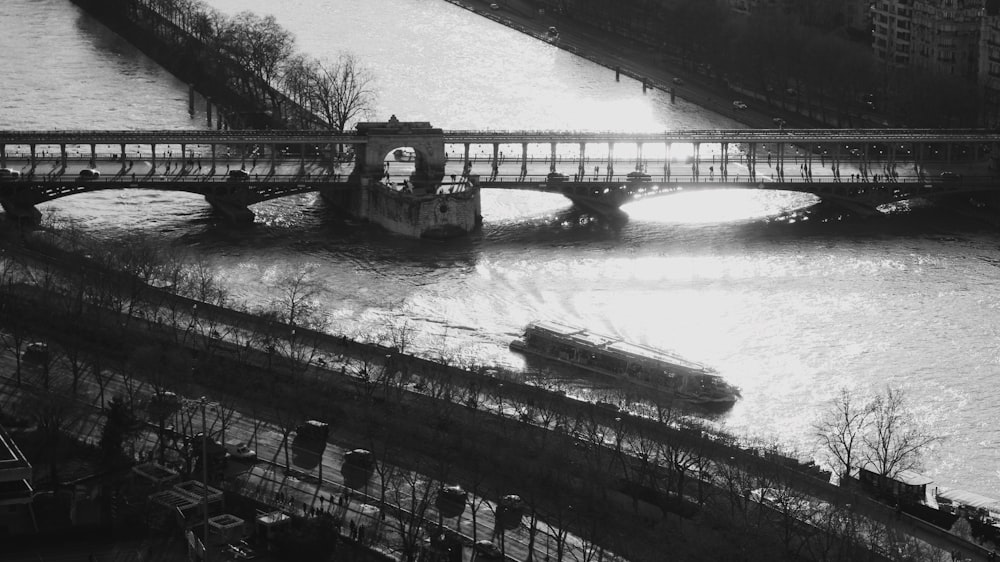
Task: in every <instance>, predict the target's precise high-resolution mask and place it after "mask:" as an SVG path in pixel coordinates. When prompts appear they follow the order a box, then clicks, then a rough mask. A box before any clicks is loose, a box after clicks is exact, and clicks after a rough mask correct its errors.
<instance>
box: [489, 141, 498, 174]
mask: <svg viewBox="0 0 1000 562" xmlns="http://www.w3.org/2000/svg"><path fill="white" fill-rule="evenodd" d="M499 173H500V143H496V142H495V143H493V162H492V163H491V164H490V179H491V180H495V179H497V174H499Z"/></svg>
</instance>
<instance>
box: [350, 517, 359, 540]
mask: <svg viewBox="0 0 1000 562" xmlns="http://www.w3.org/2000/svg"><path fill="white" fill-rule="evenodd" d="M349 526H350V528H351V538H352V539H353V538H356V537H357V536H358V526H357V525H355V524H354V520H353V519H351V524H350V525H349Z"/></svg>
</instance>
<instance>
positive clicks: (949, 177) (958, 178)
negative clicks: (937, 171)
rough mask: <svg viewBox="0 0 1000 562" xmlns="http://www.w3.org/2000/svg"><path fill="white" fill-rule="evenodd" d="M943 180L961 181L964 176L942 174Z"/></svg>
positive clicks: (951, 173) (950, 173) (952, 173)
mask: <svg viewBox="0 0 1000 562" xmlns="http://www.w3.org/2000/svg"><path fill="white" fill-rule="evenodd" d="M941 179H942V180H944V181H961V179H962V174H956V173H955V172H947V171H946V172H941Z"/></svg>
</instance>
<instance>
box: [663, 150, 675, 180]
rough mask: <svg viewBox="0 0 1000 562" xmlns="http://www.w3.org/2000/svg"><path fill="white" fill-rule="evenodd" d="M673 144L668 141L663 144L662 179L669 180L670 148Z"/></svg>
mask: <svg viewBox="0 0 1000 562" xmlns="http://www.w3.org/2000/svg"><path fill="white" fill-rule="evenodd" d="M673 146H674V145H673V143H669V142H668V143H665V144H664V145H663V181H670V149H671V148H673Z"/></svg>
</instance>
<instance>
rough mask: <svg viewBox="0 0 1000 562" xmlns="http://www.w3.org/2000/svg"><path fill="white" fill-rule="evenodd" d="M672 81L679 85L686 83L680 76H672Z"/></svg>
mask: <svg viewBox="0 0 1000 562" xmlns="http://www.w3.org/2000/svg"><path fill="white" fill-rule="evenodd" d="M670 81H671V82H673V83H674V84H677V85H678V86H681V85H683V84H684V80H682V79H680V78H678V77H677V76H674V77H673V78H671V79H670Z"/></svg>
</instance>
